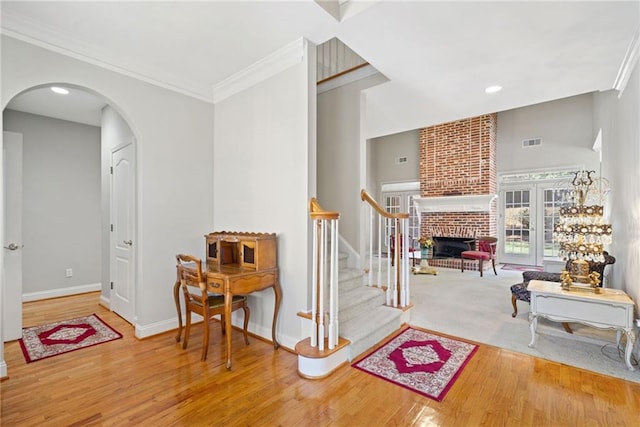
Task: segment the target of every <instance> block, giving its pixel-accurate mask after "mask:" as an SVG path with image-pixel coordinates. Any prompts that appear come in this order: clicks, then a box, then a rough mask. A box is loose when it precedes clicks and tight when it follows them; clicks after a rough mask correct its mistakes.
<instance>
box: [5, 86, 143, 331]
mask: <svg viewBox="0 0 640 427" xmlns="http://www.w3.org/2000/svg"><path fill="white" fill-rule="evenodd" d="M52 86H56V87H61V88H63V89H66V91H67V92H68V93H66V94H58V93H54V92H52V90H51V88H52ZM3 118H4V120H3V130H4V131H11V132H13V133H14V134H21V135H22V149H21V150H22V168H21V169H22V170H21V173H22V177H21V178H20V180H21V182H22V184H23V185H22V188H21V189H20V188H16V187H13V186H12V184H11V183H10V182H7V183H5V185H4V186H3V188H2V191H3V197H4V200H5V201H7V200H8V199H9V198H10V197H13V195H12V194H11V193H13V192H15V191H19V192H21V193H22V197H17V198H13V199H12V200H20V199H22V200H23V201H24V203H23V208H22V209H21V210H20V209H19V207H17V209H18V211H19V213H18V217H19V222H17V223H13V221H15V218H16V214H15V212H14V213H12V214H11V215H5V216H4V217H3V218H4V224H3V227H4V230H5V237H7V238H9V237H10V238H11V239H12V241H11V242H9V241H8V240H6V239H5V242H4V243H6V244H4V245H3V246H7V247H8V246H10V243H14V245H15V246H14V247H15V250H11V249H4V250H5V252H6V253H5V270H7V272H8V273H9V274H8V276H5V280H4V281H3V286H4V291H5V295H6V297H7V298H4V299H3V304H4V307H3V310H2V314H3V322H2V323H3V334H2V336H3V340H4V341H8V340H12V339H16V338H19V336H17V337H16V336H15V335H16V333H17V334H21V327H22V324H21V323H22V322H21V310H16V307H17V306H21V301H22V300H23V299H24V300H25V301H30V300H35V299H44V298H50V297H55V296H63V295H70V294H74V293H81V292H87V291H96V290H100V291H101V296H100V302H101V303H102V304H103V305H106V306H110V307H111V309H112V310H114V311H116V312H117V313H118V314H121V315H122V317H124V318H125V319H127V320H129V321H132V320H133V318H134V316H135V288H134V279H133V278H134V277H135V271H134V270H133V269H134V266H135V262H134V257H135V249H134V247H133V246H132V244H126V243H124V242H125V241H126V242H133V241H134V240H135V221H134V218H135V197H134V195H135V192H134V188H135V182H134V180H135V138H134V136H133V132H132V131H131V128H130V127H129V125H128V124H127V122H126V120H125V119H124V118H123V117H122V116H121V115H120V114H119V113H118V111H117V109H116V108H114V107H113V106H112V103H111V102H109V100H108V99H106V98H105V97H104V96H102V95H100V94H98V93H96V92H94V91H92V90H90V89H87V88H85V87H78V86H75V85H70V84H55V85H39V86H37V87H33V88H29V89H27V90H25V91H22V92H21V93H20V94H18V95H16V96H15V97H14V98H13V99H12V100H11V101H10V102H9V103H8V104H7V106H6V108H5V110H4V111H3ZM3 139H5V140H6V138H3ZM5 145H6V143H5ZM4 148H5V149H6V148H7V147H4ZM123 155H124V157H123ZM114 159H117V160H118V165H116V167H113V166H114V165H113V160H114ZM123 165H124V166H125V167H124V168H119V166H123ZM12 166H15V165H9V164H7V161H6V159H5V162H4V169H6V170H5V171H10V170H11V169H14V168H12ZM112 171H114V173H112ZM121 194H122V195H123V196H122V197H121V196H119V195H121ZM114 196H115V197H118V201H119V203H118V204H117V208H118V210H117V211H116V212H114V209H113V206H114ZM123 203H126V205H124V204H123ZM5 208H6V209H15V208H16V206H13V204H11V205H9V203H5ZM6 209H5V211H6ZM20 211H21V212H20ZM122 212H125V214H127V215H130V218H126V217H122ZM114 213H117V214H118V215H114ZM117 221H121V224H118V223H117ZM20 223H21V224H20ZM18 227H19V228H21V230H19V231H22V233H21V235H20V234H18V237H15V236H16V233H15V231H16V228H18ZM114 228H115V229H117V230H118V231H121V230H127V232H128V235H127V237H126V238H122V239H121V240H122V242H117V241H115V240H114V239H113V237H112V236H113V235H114V233H112V231H111V230H112V229H114ZM9 230H11V231H12V233H11V236H10V235H9V234H10V233H8V231H9ZM118 236H119V237H121V236H122V233H118ZM14 240H15V241H14ZM122 248H124V252H123V251H121V250H119V249H122ZM116 251H118V255H117V257H116V256H115V253H116ZM7 254H9V255H7ZM10 257H11V258H13V259H12V260H9V258H10ZM20 258H22V259H20ZM16 268H19V269H20V270H21V273H22V274H12V272H11V271H10V270H11V269H16ZM127 269H129V270H128V271H127ZM114 276H115V277H117V279H116V278H114ZM8 280H10V281H11V283H10V282H9V281H8ZM16 280H17V281H18V282H16ZM122 281H126V283H121V282H122ZM114 282H115V283H114ZM112 283H113V287H112ZM112 289H113V290H112ZM118 292H119V293H118ZM114 295H115V296H121V297H123V298H121V300H124V301H126V303H125V305H122V304H120V305H116V306H117V308H116V307H114V305H113V304H112V303H111V302H112V301H113V300H114ZM126 304H128V306H127V305H126ZM16 331H17V332H16Z"/></svg>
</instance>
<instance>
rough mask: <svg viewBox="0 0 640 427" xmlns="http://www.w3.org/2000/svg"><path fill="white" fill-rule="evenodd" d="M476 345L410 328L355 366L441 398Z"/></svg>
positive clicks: (416, 390) (402, 385) (474, 350)
mask: <svg viewBox="0 0 640 427" xmlns="http://www.w3.org/2000/svg"><path fill="white" fill-rule="evenodd" d="M477 349H478V346H477V345H474V344H470V343H467V342H463V341H458V340H455V339H452V338H445V337H441V336H439V335H434V334H433V333H428V332H425V331H420V330H417V329H413V328H408V329H405V330H404V331H402V332H400V333H399V334H398V335H396V336H395V337H394V338H392V339H391V340H389V341H388V342H387V343H386V344H384V345H382V346H381V347H379V348H378V349H376V350H374V351H373V352H371V353H370V354H368V355H367V356H365V357H364V358H363V359H361V360H360V361H358V362H356V363H354V364H353V365H352V366H353V367H355V368H357V369H360V370H362V371H364V372H367V373H369V374H372V375H375V376H377V377H379V378H382V379H384V380H387V381H389V382H391V383H393V384H397V385H399V386H401V387H404V388H408V389H409V390H412V391H415V392H416V393H420V394H422V395H424V396H426V397H429V398H431V399H434V400H437V401H438V402H439V401H441V400H442V399H444V396H445V395H446V394H447V392H448V391H449V389H450V388H451V386H452V385H453V383H454V382H455V380H456V379H457V378H458V375H460V372H462V369H463V368H464V366H465V365H466V364H467V362H468V361H469V359H471V356H473V354H474V353H475V352H476V350H477Z"/></svg>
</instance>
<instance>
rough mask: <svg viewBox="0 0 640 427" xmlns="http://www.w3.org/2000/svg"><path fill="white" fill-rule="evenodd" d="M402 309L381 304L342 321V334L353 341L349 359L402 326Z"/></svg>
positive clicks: (352, 358)
mask: <svg viewBox="0 0 640 427" xmlns="http://www.w3.org/2000/svg"><path fill="white" fill-rule="evenodd" d="M401 316H402V310H400V309H397V308H392V307H387V306H379V307H377V308H375V309H372V310H369V312H367V313H364V314H362V315H360V316H358V317H355V318H351V319H349V320H347V321H342V320H341V321H340V336H341V337H343V338H345V339H348V340H349V341H351V347H350V349H349V361H351V360H354V359H355V358H356V357H357V356H359V355H360V354H362V353H363V352H365V351H366V350H368V349H370V348H371V347H373V346H375V345H376V344H378V343H379V342H380V341H382V340H383V339H384V338H385V337H387V336H388V335H390V334H391V333H393V332H395V331H397V330H398V329H400V327H401V326H402V320H401Z"/></svg>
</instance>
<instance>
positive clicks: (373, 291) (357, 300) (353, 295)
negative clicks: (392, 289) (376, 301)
mask: <svg viewBox="0 0 640 427" xmlns="http://www.w3.org/2000/svg"><path fill="white" fill-rule="evenodd" d="M378 297H384V291H383V290H382V289H379V288H372V287H370V286H360V287H358V288H352V289H348V290H344V291H341V292H340V293H339V298H340V309H343V308H344V309H346V308H348V307H353V306H354V305H357V304H361V303H362V302H363V301H368V300H370V299H373V298H378ZM382 302H384V300H382Z"/></svg>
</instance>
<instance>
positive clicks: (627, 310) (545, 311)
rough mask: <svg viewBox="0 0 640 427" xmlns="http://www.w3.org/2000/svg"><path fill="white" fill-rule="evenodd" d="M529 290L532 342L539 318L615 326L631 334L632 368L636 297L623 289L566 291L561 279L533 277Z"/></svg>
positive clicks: (627, 355) (628, 362)
mask: <svg viewBox="0 0 640 427" xmlns="http://www.w3.org/2000/svg"><path fill="white" fill-rule="evenodd" d="M527 289H528V290H529V291H530V292H531V310H530V312H529V326H530V328H531V342H530V343H529V347H533V346H534V345H535V340H536V328H537V326H538V317H544V318H546V319H549V320H552V321H554V322H577V323H582V324H584V325H588V326H593V327H596V328H600V329H615V330H617V331H618V341H619V340H620V333H621V332H623V333H624V334H625V336H626V337H627V346H626V349H625V363H626V365H627V367H628V368H629V370H630V371H633V370H634V367H633V366H632V365H631V351H632V350H633V345H634V343H635V340H636V335H635V332H634V330H633V313H634V307H635V305H634V303H633V300H632V299H631V298H630V297H629V296H628V295H627V294H626V293H624V292H623V291H621V290H619V289H607V288H601V289H600V293H597V294H596V293H593V292H589V291H586V290H584V291H583V290H571V291H566V290H563V289H562V288H561V287H560V283H558V282H543V281H541V280H532V281H530V282H529V286H528V287H527Z"/></svg>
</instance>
